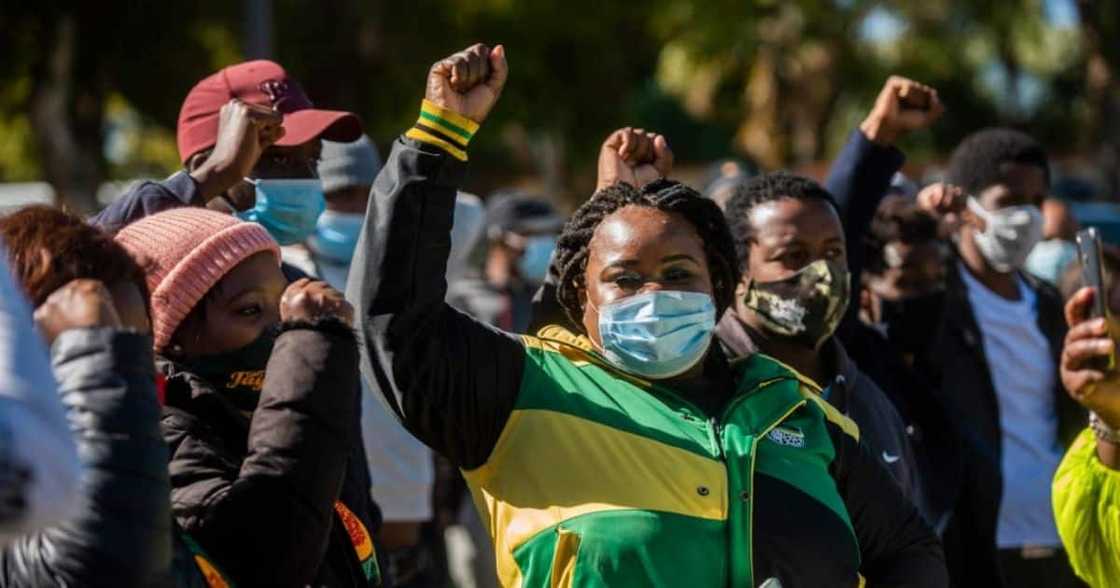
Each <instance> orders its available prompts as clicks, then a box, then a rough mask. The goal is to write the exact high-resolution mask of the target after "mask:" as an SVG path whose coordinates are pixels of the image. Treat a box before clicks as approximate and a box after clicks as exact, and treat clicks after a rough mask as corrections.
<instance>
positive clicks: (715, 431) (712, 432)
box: [708, 417, 727, 469]
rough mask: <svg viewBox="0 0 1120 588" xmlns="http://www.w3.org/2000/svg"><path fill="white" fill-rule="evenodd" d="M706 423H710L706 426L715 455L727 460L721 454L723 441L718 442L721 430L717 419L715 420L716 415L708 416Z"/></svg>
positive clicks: (721, 459)
mask: <svg viewBox="0 0 1120 588" xmlns="http://www.w3.org/2000/svg"><path fill="white" fill-rule="evenodd" d="M708 424H709V425H711V426H710V427H708V436H709V437H711V439H712V447H713V448H714V449H715V452H716V455H717V456H719V459H720V461H722V462H724V463H726V462H727V460H726V459H725V458H724V455H723V443H721V442H720V438H721V435H720V433H721V431H720V424H719V421H718V420H716V417H708ZM725 469H726V468H725Z"/></svg>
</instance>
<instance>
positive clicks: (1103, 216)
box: [1069, 202, 1120, 245]
mask: <svg viewBox="0 0 1120 588" xmlns="http://www.w3.org/2000/svg"><path fill="white" fill-rule="evenodd" d="M1069 207H1070V210H1071V211H1072V212H1073V216H1074V218H1076V219H1077V222H1078V223H1080V224H1081V226H1082V227H1083V228H1084V227H1096V228H1097V230H1098V231H1100V233H1101V237H1102V238H1103V239H1104V240H1105V241H1106V242H1108V243H1112V244H1113V245H1120V204H1117V203H1115V202H1070V203H1069Z"/></svg>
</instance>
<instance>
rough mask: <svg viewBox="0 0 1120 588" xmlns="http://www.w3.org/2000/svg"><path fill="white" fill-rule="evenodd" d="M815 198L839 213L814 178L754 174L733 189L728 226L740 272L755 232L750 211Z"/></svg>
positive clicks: (774, 173) (728, 202) (785, 174)
mask: <svg viewBox="0 0 1120 588" xmlns="http://www.w3.org/2000/svg"><path fill="white" fill-rule="evenodd" d="M787 198H788V199H793V200H817V201H820V202H825V203H827V204H828V205H829V206H831V207H832V209H833V210H835V211H836V213H837V214H839V213H840V207H839V206H838V205H837V204H836V199H835V198H833V197H832V194H830V193H829V192H828V190H825V189H824V186H821V185H820V184H818V183H817V182H816V181H814V180H813V179H811V178H807V177H805V176H799V175H797V174H791V173H789V172H787V171H776V172H769V173H765V174H762V175H760V176H755V177H753V178H751V179H750V180H748V181H747V182H745V183H744V184H743V185H741V186H739V187H738V188H736V189H735V195H734V196H732V197H731V199H730V200H728V201H727V212H726V215H727V225H728V226H729V227H730V228H731V236H732V238H733V239H735V253H736V255H737V256H738V261H739V269H740V271H741V270H742V269H743V268H745V267H746V266H747V258H748V256H749V255H750V244H749V242H750V239H751V237H752V236H753V235H754V227H753V226H752V225H751V211H753V210H754V209H755V207H756V206H758V205H760V204H765V203H767V202H776V201H778V200H785V199H787Z"/></svg>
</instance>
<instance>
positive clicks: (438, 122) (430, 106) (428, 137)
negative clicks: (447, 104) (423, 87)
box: [404, 100, 478, 161]
mask: <svg viewBox="0 0 1120 588" xmlns="http://www.w3.org/2000/svg"><path fill="white" fill-rule="evenodd" d="M477 131H478V123H476V122H474V121H473V120H471V119H469V118H467V117H465V116H463V115H461V114H459V113H457V112H452V111H450V110H445V109H443V108H440V107H439V106H437V105H436V104H435V103H433V102H428V101H427V100H425V101H424V102H423V103H422V104H421V105H420V118H418V119H416V124H415V125H413V127H412V128H411V129H409V130H408V132H406V133H405V134H404V136H406V137H408V138H410V139H415V140H417V141H420V142H422V143H427V144H429V145H435V146H436V147H439V148H440V149H443V150H444V151H446V152H448V153H450V154H451V155H452V156H454V157H455V158H456V159H458V160H459V161H466V160H467V145H468V144H469V143H470V142H471V138H472V137H474V134H475V133H476V132H477Z"/></svg>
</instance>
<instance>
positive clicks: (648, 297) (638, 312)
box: [592, 291, 716, 380]
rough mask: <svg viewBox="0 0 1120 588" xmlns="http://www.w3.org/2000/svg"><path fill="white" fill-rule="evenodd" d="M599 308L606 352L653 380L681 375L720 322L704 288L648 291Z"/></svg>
mask: <svg viewBox="0 0 1120 588" xmlns="http://www.w3.org/2000/svg"><path fill="white" fill-rule="evenodd" d="M592 308H594V307H592ZM598 310H599V338H600V339H601V340H602V349H603V356H604V357H605V358H606V359H607V361H609V362H611V363H612V364H614V366H615V367H617V368H619V369H620V370H622V371H624V372H627V373H630V374H634V375H635V376H640V377H643V378H647V379H650V380H661V379H665V378H672V377H673V376H679V375H680V374H683V373H684V372H686V371H688V370H689V369H691V368H692V367H693V366H695V365H696V364H697V363H699V362H700V360H702V359H703V358H704V354H705V353H707V352H708V346H709V345H711V343H712V330H713V329H715V326H716V308H715V305H714V304H713V303H712V297H711V296H709V295H707V294H703V293H700V292H673V291H655V292H647V293H645V294H638V295H636V296H630V297H627V298H623V299H622V300H619V301H617V302H612V303H610V304H604V305H603V306H602V307H601V308H599V309H598Z"/></svg>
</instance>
